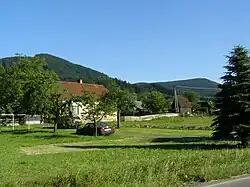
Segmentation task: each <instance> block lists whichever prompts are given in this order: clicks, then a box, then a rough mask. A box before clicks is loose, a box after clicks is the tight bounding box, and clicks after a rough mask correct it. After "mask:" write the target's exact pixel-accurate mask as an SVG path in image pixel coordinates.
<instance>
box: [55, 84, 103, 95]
mask: <svg viewBox="0 0 250 187" xmlns="http://www.w3.org/2000/svg"><path fill="white" fill-rule="evenodd" d="M59 86H60V90H61V91H62V92H63V94H62V95H63V97H64V98H68V97H71V96H80V95H83V94H84V92H90V93H93V94H96V95H98V96H101V95H103V94H104V93H105V92H107V88H105V87H104V86H103V85H98V84H86V83H78V82H66V81H60V85H59Z"/></svg>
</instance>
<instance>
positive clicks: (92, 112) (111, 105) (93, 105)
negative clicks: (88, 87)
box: [74, 92, 116, 136]
mask: <svg viewBox="0 0 250 187" xmlns="http://www.w3.org/2000/svg"><path fill="white" fill-rule="evenodd" d="M74 101H75V102H77V103H78V104H79V106H81V107H82V110H83V112H82V117H83V119H85V120H88V121H91V122H93V123H94V124H95V129H96V133H95V135H96V136H97V135H98V134H97V124H98V122H100V121H101V120H102V119H103V118H104V117H106V116H108V115H113V114H114V112H115V110H116V104H115V102H114V100H113V98H112V97H110V95H109V94H104V95H102V96H97V95H95V94H93V93H90V92H84V94H83V95H82V96H79V97H77V98H75V99H74Z"/></svg>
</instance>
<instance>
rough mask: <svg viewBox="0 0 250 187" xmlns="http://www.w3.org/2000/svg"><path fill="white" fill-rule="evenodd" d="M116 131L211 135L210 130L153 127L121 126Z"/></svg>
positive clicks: (170, 134) (149, 133)
mask: <svg viewBox="0 0 250 187" xmlns="http://www.w3.org/2000/svg"><path fill="white" fill-rule="evenodd" d="M118 132H122V133H137V134H141V135H152V136H154V135H162V136H211V134H212V131H211V130H202V131H201V130H176V129H157V128H156V129H154V128H121V129H119V130H118Z"/></svg>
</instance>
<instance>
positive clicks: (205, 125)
mask: <svg viewBox="0 0 250 187" xmlns="http://www.w3.org/2000/svg"><path fill="white" fill-rule="evenodd" d="M213 119H214V117H212V116H204V117H200V116H192V117H164V118H159V119H153V120H149V121H127V122H121V126H123V127H142V128H145V127H148V128H169V129H196V130H211V129H212V128H211V127H210V125H211V124H212V123H213Z"/></svg>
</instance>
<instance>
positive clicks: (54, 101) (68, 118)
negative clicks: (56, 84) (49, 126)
mask: <svg viewBox="0 0 250 187" xmlns="http://www.w3.org/2000/svg"><path fill="white" fill-rule="evenodd" d="M72 99H73V97H72V98H70V99H63V97H62V94H61V93H53V94H52V95H51V97H50V102H49V104H50V105H49V110H48V115H47V116H46V117H48V118H49V119H52V120H53V122H54V133H56V131H57V128H58V125H61V126H64V125H67V124H68V123H74V118H73V114H72V110H71V106H72V105H71V104H72Z"/></svg>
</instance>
